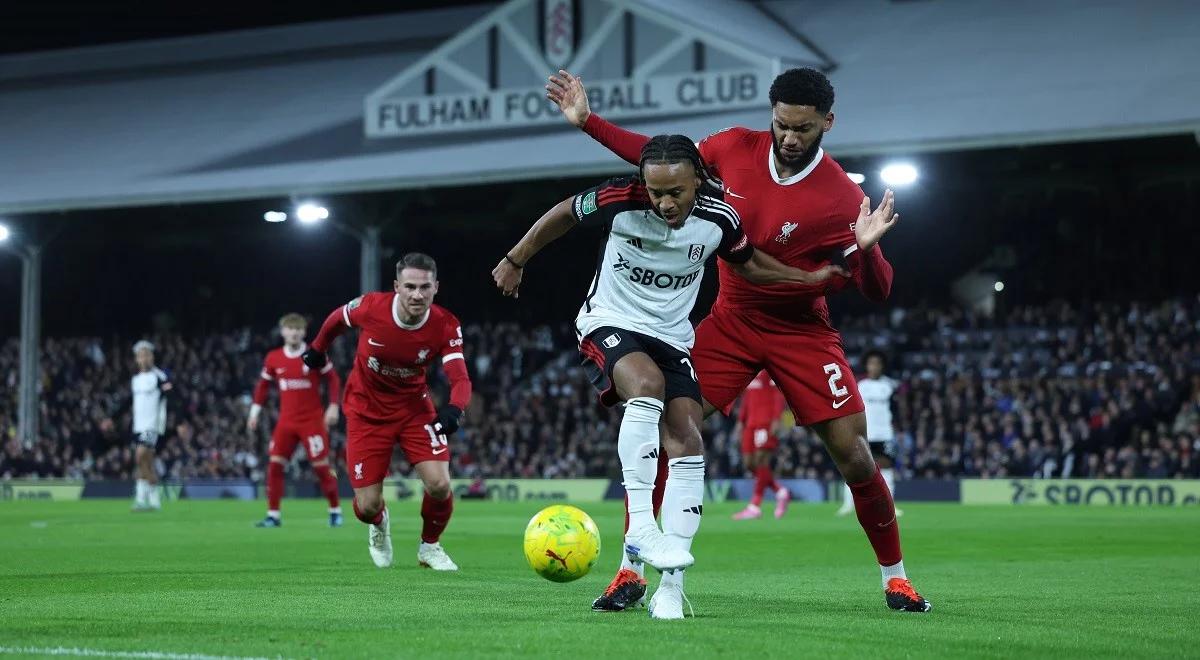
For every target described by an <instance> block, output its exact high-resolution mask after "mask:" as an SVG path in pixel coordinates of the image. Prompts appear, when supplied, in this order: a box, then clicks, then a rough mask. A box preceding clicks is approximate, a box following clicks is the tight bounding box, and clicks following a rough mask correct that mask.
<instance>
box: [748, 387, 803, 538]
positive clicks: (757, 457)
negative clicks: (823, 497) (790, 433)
mask: <svg viewBox="0 0 1200 660" xmlns="http://www.w3.org/2000/svg"><path fill="white" fill-rule="evenodd" d="M784 410H787V403H786V402H785V401H784V400H783V393H782V392H780V391H779V387H777V386H776V385H775V381H773V380H771V377H770V376H769V375H767V372H765V371H760V372H758V375H757V376H755V377H754V380H752V381H750V385H749V387H747V388H746V393H745V394H743V395H742V403H741V407H740V408H738V423H737V426H738V428H739V429H740V430H741V436H742V463H744V464H745V466H746V469H747V470H749V471H750V472H751V473H752V474H754V494H753V495H752V496H751V497H750V504H748V505H746V508H745V509H743V510H741V511H739V512H737V513H735V514H733V519H734V520H750V519H753V518H761V517H762V508H761V505H762V499H763V493H764V492H766V490H767V489H768V488H770V489H771V490H773V491H774V492H775V517H776V518H782V517H783V515H784V514H785V513H787V507H788V502H791V501H792V494H791V492H789V491H788V489H787V488H785V487H784V486H782V485H780V484H779V483H778V482H776V481H775V471H774V470H773V469H772V468H771V455H772V454H774V453H775V452H776V451H777V450H778V449H779V438H778V436H776V429H777V427H778V426H779V423H780V419H779V418H780V417H782V416H783V411H784Z"/></svg>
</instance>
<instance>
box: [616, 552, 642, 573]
mask: <svg viewBox="0 0 1200 660" xmlns="http://www.w3.org/2000/svg"><path fill="white" fill-rule="evenodd" d="M621 570H630V571H633V572H634V573H637V574H638V577H646V565H645V564H643V563H642V562H640V561H633V560H632V559H630V558H629V555H628V554H626V553H624V552H622V553H621Z"/></svg>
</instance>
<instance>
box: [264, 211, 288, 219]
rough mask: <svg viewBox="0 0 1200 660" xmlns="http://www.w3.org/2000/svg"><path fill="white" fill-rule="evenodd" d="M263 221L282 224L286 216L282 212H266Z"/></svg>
mask: <svg viewBox="0 0 1200 660" xmlns="http://www.w3.org/2000/svg"><path fill="white" fill-rule="evenodd" d="M263 220H266V221H267V222H283V221H284V220H287V214H286V213H284V212H283V211H267V212H266V213H264V214H263Z"/></svg>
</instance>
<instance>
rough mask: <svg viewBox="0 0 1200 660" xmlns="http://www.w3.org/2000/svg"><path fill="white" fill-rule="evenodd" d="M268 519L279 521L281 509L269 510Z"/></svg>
mask: <svg viewBox="0 0 1200 660" xmlns="http://www.w3.org/2000/svg"><path fill="white" fill-rule="evenodd" d="M267 517H268V518H274V519H275V520H279V509H267Z"/></svg>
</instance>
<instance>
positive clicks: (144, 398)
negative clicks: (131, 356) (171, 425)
mask: <svg viewBox="0 0 1200 660" xmlns="http://www.w3.org/2000/svg"><path fill="white" fill-rule="evenodd" d="M169 380H170V379H168V378H167V374H166V372H164V371H163V370H162V369H159V368H158V367H155V368H153V369H151V370H150V371H142V372H139V373H137V374H135V375H134V377H133V379H132V380H131V382H130V386H131V387H132V389H133V432H134V433H144V432H146V431H153V432H155V433H158V434H160V435H161V434H162V433H163V432H164V431H166V428H167V396H166V394H165V393H163V391H162V386H163V384H164V383H167V382H169Z"/></svg>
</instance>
